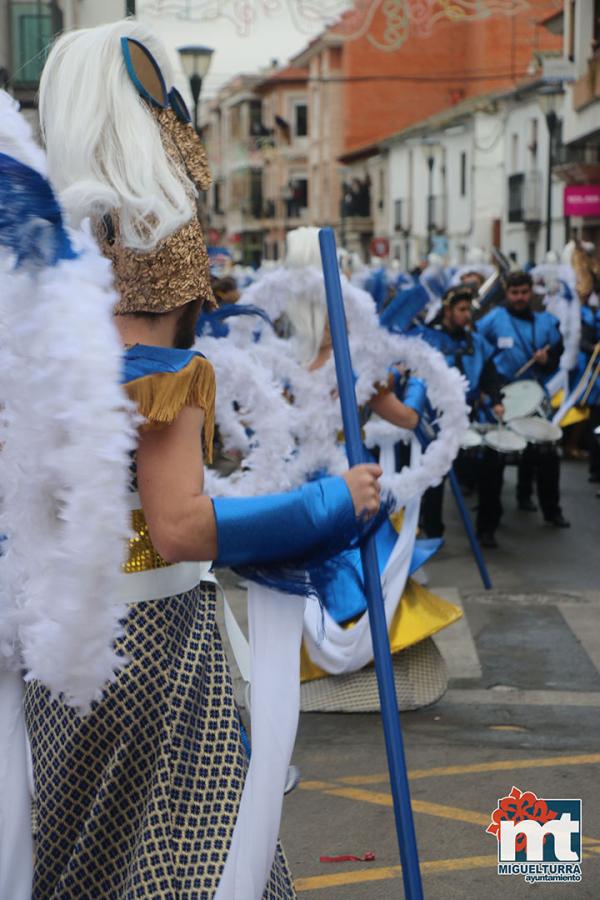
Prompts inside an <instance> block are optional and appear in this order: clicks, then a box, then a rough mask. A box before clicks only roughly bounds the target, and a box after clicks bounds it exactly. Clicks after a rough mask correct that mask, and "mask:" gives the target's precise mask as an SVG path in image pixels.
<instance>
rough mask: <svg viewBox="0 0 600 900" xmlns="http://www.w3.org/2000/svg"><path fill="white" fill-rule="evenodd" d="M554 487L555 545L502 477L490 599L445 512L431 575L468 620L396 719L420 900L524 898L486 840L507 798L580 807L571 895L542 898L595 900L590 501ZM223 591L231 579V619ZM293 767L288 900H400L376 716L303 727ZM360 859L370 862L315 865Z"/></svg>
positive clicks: (596, 668)
mask: <svg viewBox="0 0 600 900" xmlns="http://www.w3.org/2000/svg"><path fill="white" fill-rule="evenodd" d="M563 486H564V490H563V496H564V509H565V514H566V515H567V517H568V518H570V519H571V521H572V523H573V527H572V528H571V529H570V530H569V531H555V530H551V529H547V528H546V527H544V525H543V524H542V522H541V517H540V516H539V514H532V513H529V514H523V513H521V514H519V513H517V511H516V510H515V503H514V471H513V470H509V471H508V475H507V484H506V486H505V492H504V500H505V510H506V512H505V519H504V525H503V528H502V529H501V530H500V531H499V532H498V540H499V542H500V544H501V548H500V549H498V550H495V551H488V553H487V557H486V558H487V560H488V564H489V568H490V573H491V576H492V579H493V582H494V590H493V591H491V592H485V591H484V590H483V589H482V587H481V582H480V581H479V577H478V574H477V569H476V567H475V565H474V563H473V561H472V559H471V558H470V556H469V554H468V547H467V544H466V540H465V538H464V535H463V533H462V531H461V529H460V527H459V525H458V523H457V519H456V515H455V511H454V508H453V505H454V504H453V501H452V499H451V497H448V498H447V502H446V510H447V512H446V521H447V524H448V535H447V546H446V548H445V550H444V551H443V553H442V554H441V555H440V556H439V558H438V559H437V560H436V561H435V562H434V563H432V564H431V565H430V566H429V567H428V573H427V574H428V577H429V584H430V586H431V587H432V588H434V589H436V590H438V591H439V592H440V593H442V594H444V595H445V596H447V597H448V599H452V600H453V601H454V602H459V603H461V604H462V606H463V609H464V612H465V619H464V620H463V622H462V623H457V624H456V625H454V626H452V628H450V629H447V630H446V632H444V633H443V634H442V635H440V637H439V646H440V648H441V649H442V652H443V653H444V656H445V658H446V661H447V664H448V667H449V671H450V676H451V678H450V686H449V690H448V692H447V694H446V695H445V697H444V698H443V699H442V700H441V701H440V702H439V703H437V704H436V705H435V706H433V707H430V708H428V709H423V710H420V711H418V712H412V713H404V714H403V715H402V726H403V731H404V736H405V744H406V753H407V759H408V766H409V771H410V779H411V791H412V799H413V808H414V811H415V821H416V828H417V834H418V842H419V851H420V857H421V864H422V871H423V879H424V886H425V896H426V897H427V898H428V900H442V898H443V900H447V898H455V897H456V898H458V897H460V898H467V900H471V898H473V900H479V898H482V897H486V898H488V900H495V898H504V897H511V898H512V897H515V898H519V897H525V896H526V895H527V896H529V895H530V893H531V891H532V890H533V888H532V887H531V886H529V885H527V884H525V883H524V881H523V879H522V878H520V877H517V876H503V877H500V876H499V875H498V874H497V872H496V859H497V856H496V853H497V845H496V840H495V838H494V837H493V836H492V835H489V834H486V833H485V828H486V826H487V824H488V823H489V819H490V815H491V812H492V811H493V809H494V808H495V806H496V804H497V800H498V798H499V797H502V796H505V795H507V794H508V793H509V792H510V790H511V788H512V787H513V785H515V786H517V787H518V788H520V789H521V790H523V791H524V790H532V791H534V792H535V793H536V794H537V795H538V797H545V798H581V799H582V800H583V834H584V845H585V847H586V855H585V858H584V865H583V881H582V883H581V884H552V885H548V884H546V885H538V886H537V891H538V893H539V894H540V895H541V894H542V893H544V892H547V893H548V894H549V895H551V896H552V897H554V898H559V900H563V898H564V900H569V898H571V897H577V898H586V900H588V898H589V900H592V898H593V900H595V898H597V897H598V895H599V892H600V780H599V779H598V776H597V772H598V764H599V763H600V627H598V621H599V619H600V554H598V552H597V534H598V528H599V526H600V500H598V499H596V497H595V491H594V490H592V488H591V486H589V485H588V483H587V473H586V471H585V466H582V465H581V464H575V463H569V464H566V465H565V466H564V468H563ZM469 501H470V498H469ZM471 505H473V504H472V503H471ZM235 584H236V582H235V580H233V579H232V578H231V577H230V576H228V578H227V585H229V586H228V587H227V592H228V596H229V599H230V602H232V603H233V605H234V606H236V608H237V610H238V612H239V613H241V614H242V616H243V612H242V610H243V592H242V591H239V590H236V589H235ZM294 762H295V763H296V764H297V765H298V766H299V767H300V769H301V771H302V781H301V784H300V786H299V788H298V789H297V790H295V791H294V792H293V793H292V794H291V795H289V796H288V797H287V798H286V801H285V807H284V818H283V825H282V832H281V833H282V839H283V841H284V845H285V849H286V853H287V855H288V858H289V860H290V864H291V867H292V871H293V873H294V876H295V878H296V882H297V889H298V891H299V894H300V896H303V895H305V894H306V896H307V898H310V900H339V898H348V900H355V898H356V900H358V898H361V900H378V898H391V897H402V881H401V875H400V869H399V866H398V853H397V848H396V838H395V830H394V821H393V815H392V809H391V799H390V794H389V786H388V781H387V775H386V761H385V752H384V745H383V735H382V729H381V724H380V721H379V718H378V717H377V716H375V715H325V714H303V715H302V717H301V723H300V730H299V735H298V741H297V747H296V753H295V757H294ZM368 851H373V852H374V853H375V856H376V859H375V861H373V862H367V863H366V862H354V863H333V864H331V863H329V864H328V863H321V862H319V857H320V856H321V855H341V854H355V855H357V856H362V855H363V854H364V853H366V852H368ZM537 895H538V894H537V893H536V896H537Z"/></svg>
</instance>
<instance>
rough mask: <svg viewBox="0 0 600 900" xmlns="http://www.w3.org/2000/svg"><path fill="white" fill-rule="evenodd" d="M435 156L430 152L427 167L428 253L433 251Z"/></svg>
mask: <svg viewBox="0 0 600 900" xmlns="http://www.w3.org/2000/svg"><path fill="white" fill-rule="evenodd" d="M434 163H435V157H434V155H433V153H431V152H430V153H429V156H428V157H427V168H428V170H429V175H428V181H427V253H431V251H432V249H433V228H434V222H433V166H434Z"/></svg>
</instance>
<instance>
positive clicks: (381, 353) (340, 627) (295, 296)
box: [197, 229, 465, 702]
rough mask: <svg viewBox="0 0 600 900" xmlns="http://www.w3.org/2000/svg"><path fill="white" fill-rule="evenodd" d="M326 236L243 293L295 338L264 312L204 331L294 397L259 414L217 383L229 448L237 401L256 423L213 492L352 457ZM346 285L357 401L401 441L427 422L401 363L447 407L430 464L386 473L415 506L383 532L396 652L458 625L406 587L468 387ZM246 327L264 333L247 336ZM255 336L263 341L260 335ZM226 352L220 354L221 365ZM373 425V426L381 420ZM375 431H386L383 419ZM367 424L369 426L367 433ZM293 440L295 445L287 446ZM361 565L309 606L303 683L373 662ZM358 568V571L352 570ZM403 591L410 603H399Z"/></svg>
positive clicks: (293, 243)
mask: <svg viewBox="0 0 600 900" xmlns="http://www.w3.org/2000/svg"><path fill="white" fill-rule="evenodd" d="M317 233H318V232H317V229H299V230H297V231H296V232H291V233H290V235H289V236H288V248H289V250H288V255H287V258H286V264H285V266H284V267H280V268H279V269H277V270H275V271H273V272H271V273H268V274H266V275H265V276H263V277H262V278H261V279H259V280H258V281H257V282H256V283H255V284H254V285H252V286H251V287H250V288H248V290H247V291H245V292H244V294H243V295H242V300H241V304H242V305H243V304H247V305H248V308H249V309H253V308H255V307H259V308H262V309H264V310H265V311H266V312H267V313H268V314H269V316H270V317H271V318H272V319H273V320H277V321H281V320H282V319H284V320H285V321H286V322H287V327H286V328H284V329H283V330H284V331H286V332H287V331H290V330H291V337H290V339H289V340H282V339H279V338H278V337H277V336H276V335H275V334H274V332H273V330H272V329H271V328H269V326H268V325H266V324H264V322H263V321H262V320H259V321H258V322H257V320H256V319H253V318H250V317H248V318H246V317H242V318H241V319H239V318H236V320H235V321H233V322H231V320H230V322H231V324H230V333H229V337H228V338H226V339H225V340H221V341H217V342H216V344H218V345H219V346H218V348H216V347H215V346H214V345H213V343H212V342H211V341H210V339H209V341H208V342H207V341H206V340H205V339H204V338H201V339H200V341H199V342H198V345H197V346H198V347H200V348H202V349H203V351H204V352H207V353H209V355H210V356H211V358H212V359H213V361H215V360H217V363H216V365H217V372H218V373H219V371H220V367H222V368H224V369H226V363H225V362H224V361H225V360H226V359H227V357H228V356H231V352H232V350H231V349H230V344H231V342H233V343H234V344H235V348H236V349H235V353H236V354H237V353H238V352H240V351H242V349H244V350H245V351H246V352H250V353H251V355H252V359H253V363H252V364H249V365H248V366H247V371H248V372H249V373H250V372H252V371H253V372H256V371H264V370H265V369H266V370H268V372H270V374H271V378H272V379H273V380H274V382H275V388H276V389H277V385H279V388H278V389H279V393H280V394H285V396H286V397H287V399H288V400H289V401H291V402H290V403H287V402H286V403H285V404H284V405H283V406H282V405H281V404H280V403H278V402H277V399H275V398H273V397H272V398H270V399H269V401H268V402H266V403H265V405H264V406H263V407H262V414H261V411H260V408H256V406H254V408H253V405H252V402H251V399H250V398H249V397H248V396H247V394H244V395H243V396H242V397H240V396H238V397H236V393H235V391H236V387H234V386H233V385H232V386H231V387H232V390H229V387H228V384H227V381H228V379H227V377H226V374H224V377H223V378H221V379H220V384H221V385H222V386H223V385H224V395H222V397H221V401H222V403H223V407H222V411H221V415H222V421H221V420H220V419H219V415H220V414H219V410H218V411H217V421H218V422H219V427H220V429H223V430H224V431H225V432H226V433H227V434H228V444H230V443H231V441H232V440H235V432H236V429H235V427H232V426H231V424H229V423H230V422H231V419H232V412H231V410H232V408H233V406H234V401H235V402H236V405H237V406H238V407H241V409H242V418H243V420H244V422H245V423H246V425H247V426H249V428H250V430H251V433H252V435H253V438H252V440H253V441H254V445H253V448H252V449H251V451H250V455H249V456H248V457H247V460H246V467H245V469H243V470H242V471H241V472H239V473H237V475H234V476H232V477H230V478H229V479H214V477H211V481H210V484H211V490H213V491H215V492H216V493H219V491H223V492H229V491H235V490H236V489H240V490H243V489H244V485H246V484H248V483H252V484H253V485H254V489H259V488H261V487H263V484H264V483H263V482H262V480H261V479H262V478H266V479H267V481H266V483H267V484H269V485H271V487H272V486H273V482H272V479H280V480H281V482H282V483H287V481H288V479H292V482H293V481H294V480H295V479H296V478H305V479H306V478H310V477H311V476H312V475H313V474H314V473H315V472H320V471H323V470H325V471H330V472H331V471H336V470H337V468H338V467H339V466H343V465H344V452H343V445H342V444H340V441H339V439H338V435H339V431H340V429H341V419H340V412H339V401H338V400H337V395H336V393H335V382H334V380H332V379H333V378H334V370H333V359H332V358H331V343H330V339H329V334H328V327H327V312H326V307H325V299H324V288H323V276H322V273H321V272H320V270H319V268H318V266H319V262H320V260H319V255H318V241H317ZM343 289H344V299H345V306H346V314H347V317H348V323H349V337H350V343H351V348H352V350H353V364H354V368H355V372H356V375H357V393H358V397H359V402H361V403H362V404H369V405H371V406H372V407H373V408H374V409H375V410H376V411H377V412H379V413H380V414H381V415H382V416H383V417H385V418H387V419H388V420H389V421H391V422H393V424H394V426H395V427H394V428H391V426H386V427H387V428H388V429H389V430H388V432H387V440H388V441H389V440H390V439H391V440H392V441H393V442H395V441H397V440H398V439H399V435H400V434H401V432H399V431H398V427H400V428H403V429H406V428H411V427H414V426H415V424H416V421H417V418H418V413H417V412H416V411H415V410H414V409H412V408H410V406H409V407H408V408H407V406H406V405H405V404H403V403H402V402H400V401H399V400H398V399H397V398H396V397H395V396H394V394H393V393H392V391H390V390H389V388H388V387H387V384H388V375H389V368H390V366H391V365H392V364H393V363H395V362H399V361H402V362H403V363H407V364H408V365H409V366H410V368H414V369H416V370H417V371H419V369H421V370H422V371H423V374H426V375H427V377H428V380H429V382H430V385H431V386H432V387H433V395H434V403H435V405H436V406H437V407H438V408H439V409H441V410H443V414H442V415H441V417H440V422H441V424H442V429H443V431H444V436H445V440H444V438H442V440H440V441H436V442H435V443H434V445H431V446H430V447H429V449H428V450H427V453H426V454H425V458H424V460H425V461H424V463H423V465H420V463H419V461H418V456H419V455H420V454H419V451H418V449H417V448H415V450H414V453H415V456H416V457H417V459H416V460H415V463H414V465H413V467H412V468H407V469H405V470H403V471H402V472H401V473H399V474H396V473H394V472H393V468H392V470H391V472H388V473H387V475H388V477H387V479H386V478H384V479H383V484H384V485H385V486H387V488H388V489H390V491H391V493H392V495H393V496H394V498H395V499H394V500H393V501H392V502H393V503H394V504H395V505H397V506H398V507H404V506H407V510H406V514H405V527H404V528H403V529H402V533H401V537H400V538H398V535H397V534H396V532H395V531H394V530H393V528H392V527H391V525H389V523H387V522H386V523H382V526H381V528H380V531H379V532H378V539H379V538H381V540H380V542H379V553H380V563H381V570H382V574H383V584H384V589H385V594H386V606H387V609H388V619H389V625H390V636H391V641H392V649H393V650H394V651H399V650H401V649H405V648H406V647H407V646H413V645H415V644H417V643H419V642H420V641H422V640H424V639H425V638H426V637H428V636H429V635H431V634H433V633H434V632H435V631H437V630H438V629H439V628H441V627H444V626H445V625H446V624H449V622H451V621H453V620H454V618H456V616H457V614H458V613H457V611H456V610H455V609H454V608H453V607H450V606H449V605H448V604H446V603H445V602H444V601H442V600H439V599H438V598H435V597H433V595H431V594H429V593H428V592H426V591H424V590H423V589H422V588H420V587H419V586H418V585H416V584H414V583H412V582H410V583H409V585H408V588H407V591H406V592H405V584H406V579H407V576H408V572H409V568H410V567H411V559H412V555H413V553H412V551H413V545H414V538H415V531H416V523H415V521H414V515H415V510H416V511H417V513H418V505H419V497H420V494H421V492H422V490H423V489H424V487H426V486H427V485H428V484H430V483H432V482H433V481H434V480H435V479H436V478H438V477H440V475H441V473H443V472H445V471H447V468H448V467H449V465H450V464H451V461H452V459H453V456H454V454H455V453H456V444H455V441H456V436H457V435H458V434H460V433H462V431H461V429H462V428H463V427H464V421H465V420H464V418H463V417H464V415H465V403H464V392H463V393H462V394H461V395H459V394H458V391H459V390H460V391H463V389H462V384H461V378H460V376H459V375H458V373H454V372H449V370H448V369H447V367H446V364H445V362H444V361H443V358H442V357H441V356H440V355H439V354H438V353H437V352H436V351H432V350H431V349H430V348H428V347H427V346H426V345H425V344H424V342H422V341H421V340H420V339H407V338H402V337H399V336H392V335H390V334H389V333H388V332H387V331H386V330H385V329H383V328H380V327H379V325H378V321H377V316H376V314H375V312H374V307H373V302H372V300H371V297H370V296H369V295H368V294H367V293H365V292H363V291H360V290H358V289H356V288H354V287H353V286H352V285H350V284H349V283H348V282H347V281H346V280H345V279H343ZM249 334H252V335H253V336H254V338H255V340H253V341H250V340H249ZM258 335H260V340H258V341H257V340H256V337H257V336H258ZM249 348H250V349H249ZM219 357H221V358H222V360H223V362H221V363H219V361H218V360H219ZM419 374H421V373H420V372H419ZM266 380H268V376H267V379H266ZM455 382H456V383H455ZM378 385H380V387H378ZM239 387H240V386H239V385H237V388H238V389H239ZM271 389H272V384H271ZM240 401H241V402H240ZM238 424H239V423H238ZM372 424H373V425H375V423H374V422H373V423H372ZM375 427H376V428H377V429H379V430H381V426H380V425H375ZM288 428H291V429H292V431H293V441H290V442H289V444H288V447H287V448H285V447H282V451H283V452H282V454H281V456H280V458H279V462H278V461H277V460H276V459H274V458H272V457H270V459H269V466H268V470H267V467H265V468H264V470H263V471H261V464H260V460H259V458H258V456H259V453H260V447H261V442H262V441H263V440H265V442H266V444H267V446H268V448H270V447H271V440H270V434H271V431H272V430H273V429H277V431H278V432H279V433H281V434H282V433H284V432H285V431H286V429H288ZM239 430H240V429H238V432H239ZM369 430H371V429H370V425H369V424H368V425H367V432H368V431H369ZM404 434H405V435H406V431H404ZM264 436H268V437H267V438H265V437H264ZM290 445H292V446H293V452H290ZM244 449H246V448H244ZM286 449H287V454H286ZM438 473H439V475H438ZM407 504H408V505H407ZM352 565H353V566H354V569H350V566H346V568H344V566H340V569H339V570H338V571H337V572H336V573H335V575H333V576H331V577H330V578H329V579H327V578H326V579H325V582H326V584H325V587H324V589H323V600H324V603H325V612H324V616H325V627H324V628H323V623H322V620H321V613H320V611H319V609H318V607H315V606H314V605H310V604H309V605H308V606H307V609H306V613H305V629H304V637H305V648H304V651H303V678H304V680H305V681H309V680H314V679H316V678H323V677H325V676H326V675H327V674H336V675H341V674H344V673H345V674H348V673H352V672H356V671H358V670H361V669H363V667H364V666H365V665H366V664H367V663H368V662H369V661H370V660H371V659H372V648H371V646H370V633H369V629H368V621H367V616H366V615H365V608H366V604H365V600H364V594H363V592H362V589H361V587H360V578H361V574H360V571H359V568H360V567H359V565H357V562H356V560H353V562H352ZM349 571H351V573H352V574H351V577H348V572H349ZM403 594H404V601H403V602H401V598H402V596H403ZM350 621H352V623H353V626H354V627H353V628H352V629H348V628H347V627H346V626H347V624H348V622H350ZM323 632H324V634H325V637H323ZM430 700H431V698H429V702H430ZM424 702H427V701H424Z"/></svg>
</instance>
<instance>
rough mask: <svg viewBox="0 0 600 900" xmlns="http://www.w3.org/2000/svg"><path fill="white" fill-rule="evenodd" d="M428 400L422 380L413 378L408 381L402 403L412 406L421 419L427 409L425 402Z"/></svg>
mask: <svg viewBox="0 0 600 900" xmlns="http://www.w3.org/2000/svg"><path fill="white" fill-rule="evenodd" d="M426 399H427V388H426V386H425V382H424V381H421V379H420V378H414V377H411V378H409V379H408V383H407V385H406V391H405V392H404V398H403V400H402V402H403V403H404V405H405V406H410V408H411V409H414V411H415V412H416V413H417V415H418V416H419V418H420V417H421V416H422V415H423V410H424V409H425V400H426Z"/></svg>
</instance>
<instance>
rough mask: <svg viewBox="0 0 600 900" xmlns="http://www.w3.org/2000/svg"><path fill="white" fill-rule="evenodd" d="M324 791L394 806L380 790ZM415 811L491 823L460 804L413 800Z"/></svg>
mask: <svg viewBox="0 0 600 900" xmlns="http://www.w3.org/2000/svg"><path fill="white" fill-rule="evenodd" d="M323 793H325V794H327V795H328V796H330V797H344V798H345V799H346V800H358V801H360V802H361V803H375V804H376V805H377V806H392V795H391V794H383V793H380V792H378V791H362V790H360V788H351V787H342V788H332V789H329V788H328V789H327V790H326V791H324V792H323ZM412 808H413V812H416V813H422V814H423V815H426V816H436V817H437V818H440V819H452V820H453V821H455V822H469V823H471V824H472V825H489V823H490V817H489V815H487V816H485V815H483V814H482V813H478V812H473V811H472V810H470V809H461V808H460V807H458V806H446V805H445V804H443V803H430V802H428V801H427V800H413V801H412Z"/></svg>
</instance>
